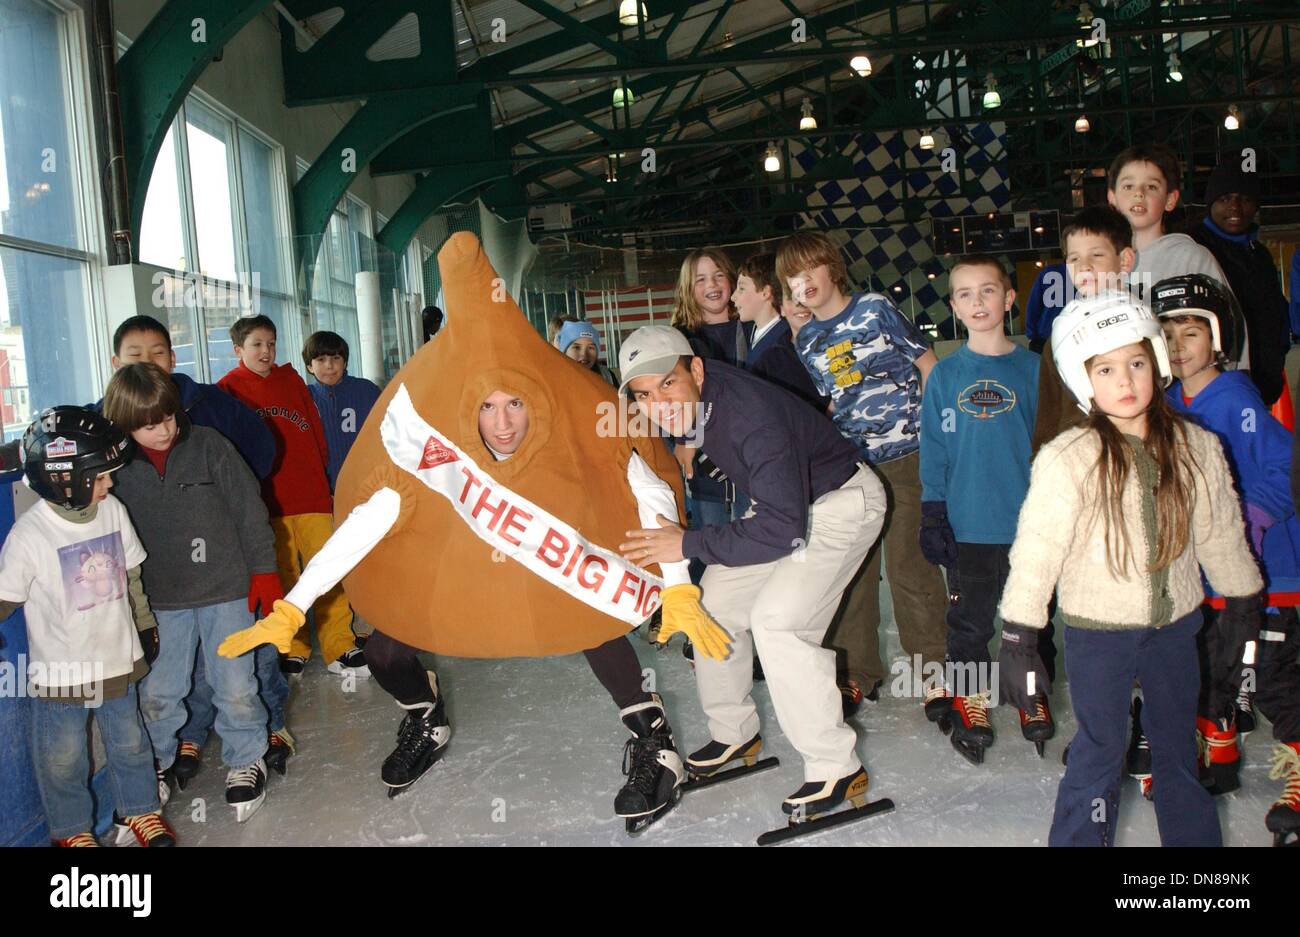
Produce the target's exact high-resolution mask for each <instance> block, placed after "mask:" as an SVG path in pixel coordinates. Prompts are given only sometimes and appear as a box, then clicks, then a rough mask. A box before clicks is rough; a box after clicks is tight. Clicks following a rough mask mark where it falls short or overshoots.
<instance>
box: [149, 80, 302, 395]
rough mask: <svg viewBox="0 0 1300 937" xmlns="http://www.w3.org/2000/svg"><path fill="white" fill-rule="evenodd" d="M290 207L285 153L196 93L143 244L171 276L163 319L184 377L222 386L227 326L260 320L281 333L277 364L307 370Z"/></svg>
mask: <svg viewBox="0 0 1300 937" xmlns="http://www.w3.org/2000/svg"><path fill="white" fill-rule="evenodd" d="M287 199H288V193H287V190H286V185H285V180H284V164H283V152H282V151H281V150H280V149H279V148H278V147H276V146H275V145H274V144H272V143H271V142H269V141H268V140H266V139H265V138H263V137H262V136H260V135H259V134H258V133H256V132H255V131H254V130H253V129H252V128H251V127H248V126H246V125H245V124H243V123H242V122H241V121H240V120H239V119H238V118H236V117H234V116H233V115H230V114H229V113H227V112H225V111H224V110H223V109H222V108H221V107H220V106H219V105H217V104H216V103H215V102H211V101H209V100H207V99H206V98H205V97H204V96H202V95H201V94H200V93H199V92H197V91H196V92H193V93H191V94H190V96H189V97H188V98H187V99H186V101H185V104H184V106H183V107H182V108H181V110H180V113H179V114H178V115H177V116H176V120H175V122H174V123H173V125H172V127H171V129H170V130H169V131H168V134H167V138H166V140H165V141H164V143H163V147H162V152H161V153H160V154H159V158H158V162H157V163H156V164H155V166H154V171H153V176H152V178H151V179H150V185H149V193H148V195H147V196H146V199H145V216H144V224H143V230H142V231H141V241H140V259H141V261H143V262H144V263H149V264H155V265H157V266H160V267H163V268H167V269H168V270H171V271H173V272H172V273H169V274H164V275H163V278H164V281H165V283H166V284H167V285H168V287H169V288H168V289H166V290H165V291H164V295H165V296H166V306H165V310H163V311H165V314H166V316H167V319H168V322H167V325H168V327H169V329H170V331H171V333H172V343H173V346H174V347H175V349H176V367H177V370H180V371H184V372H186V373H187V374H189V375H190V376H191V377H194V378H197V379H200V380H212V381H215V380H217V379H218V378H220V377H221V376H222V375H223V374H225V373H226V372H227V371H229V370H230V369H231V368H233V367H235V365H236V363H237V361H236V358H235V356H234V350H233V349H232V347H231V343H230V331H229V330H230V326H231V324H232V323H233V322H234V321H235V319H237V318H239V317H240V316H241V315H251V314H253V313H262V314H264V315H267V316H270V318H271V319H272V320H273V321H274V322H275V323H276V327H277V329H278V330H279V332H280V335H279V338H280V342H279V345H280V348H281V349H283V351H282V352H281V353H280V355H279V360H280V361H281V362H285V361H287V362H289V363H290V364H293V365H294V366H295V367H298V366H299V365H300V362H299V358H298V355H297V354H295V353H293V350H294V349H295V348H296V347H297V345H299V344H300V343H301V327H300V324H299V322H298V321H297V317H296V316H295V315H294V314H293V313H294V310H295V303H294V300H293V291H292V288H291V287H292V277H291V274H290V271H289V270H288V269H287V266H286V265H287V261H288V258H289V256H290V251H289V250H288V231H287V228H288V213H287V212H288V207H287V204H288V203H287Z"/></svg>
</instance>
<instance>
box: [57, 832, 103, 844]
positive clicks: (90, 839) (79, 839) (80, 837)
mask: <svg viewBox="0 0 1300 937" xmlns="http://www.w3.org/2000/svg"><path fill="white" fill-rule="evenodd" d="M50 845H51V846H58V847H59V848H68V847H73V848H75V847H78V846H98V845H99V840H97V839H95V837H94V834H91V833H78V834H77V835H76V836H69V837H68V838H67V839H56V840H54V841H53V842H52V843H50Z"/></svg>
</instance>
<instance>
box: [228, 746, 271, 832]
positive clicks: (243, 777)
mask: <svg viewBox="0 0 1300 937" xmlns="http://www.w3.org/2000/svg"><path fill="white" fill-rule="evenodd" d="M265 800H266V762H265V761H264V760H262V759H261V758H259V759H257V761H255V762H253V763H252V764H251V765H248V766H247V767H244V768H231V769H230V772H229V773H228V774H227V775H226V803H228V804H230V806H232V807H234V808H235V822H236V823H243V822H244V821H245V820H247V819H248V818H249V817H251V816H252V815H253V814H255V813H257V810H258V808H259V807H261V806H262V803H263V802H264V801H265Z"/></svg>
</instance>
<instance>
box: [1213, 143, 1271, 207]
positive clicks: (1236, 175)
mask: <svg viewBox="0 0 1300 937" xmlns="http://www.w3.org/2000/svg"><path fill="white" fill-rule="evenodd" d="M1233 192H1239V193H1241V194H1242V195H1249V196H1250V197H1251V198H1253V199H1254V200H1255V201H1257V202H1258V201H1259V173H1257V172H1242V169H1241V159H1240V157H1238V156H1235V155H1234V156H1230V157H1228V158H1227V159H1226V160H1224V161H1223V162H1222V163H1219V165H1217V166H1215V167H1214V172H1212V173H1210V181H1209V182H1207V183H1206V185H1205V204H1206V205H1207V206H1208V205H1213V204H1214V203H1215V202H1217V201H1218V200H1219V199H1221V198H1222V197H1223V196H1225V195H1231V194H1232V193H1233Z"/></svg>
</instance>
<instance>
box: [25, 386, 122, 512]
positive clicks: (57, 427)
mask: <svg viewBox="0 0 1300 937" xmlns="http://www.w3.org/2000/svg"><path fill="white" fill-rule="evenodd" d="M132 448H133V443H132V441H131V437H129V436H127V435H126V433H124V432H122V430H120V429H118V428H117V427H116V426H115V425H113V423H111V422H110V421H109V420H108V418H107V417H105V416H103V415H101V414H99V413H96V412H95V411H94V410H88V409H86V408H85V407H67V406H64V407H51V408H49V409H47V410H43V411H42V412H41V415H40V416H38V417H37V418H36V420H35V421H34V422H33V423H32V425H31V426H29V427H27V432H26V434H24V436H23V462H24V465H23V467H24V469H25V471H26V473H27V483H28V484H29V485H31V488H32V490H33V491H35V492H36V493H37V494H38V495H40V496H41V497H42V498H44V499H45V500H47V501H53V502H54V503H56V504H61V505H63V506H64V507H66V508H73V509H81V508H86V507H89V506H90V503H91V501H92V500H93V498H94V492H95V479H96V478H98V477H99V476H100V475H102V474H104V473H106V472H112V471H116V470H117V469H119V468H121V467H122V466H123V465H125V464H126V462H127V460H128V459H129V458H130V457H131V452H132Z"/></svg>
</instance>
